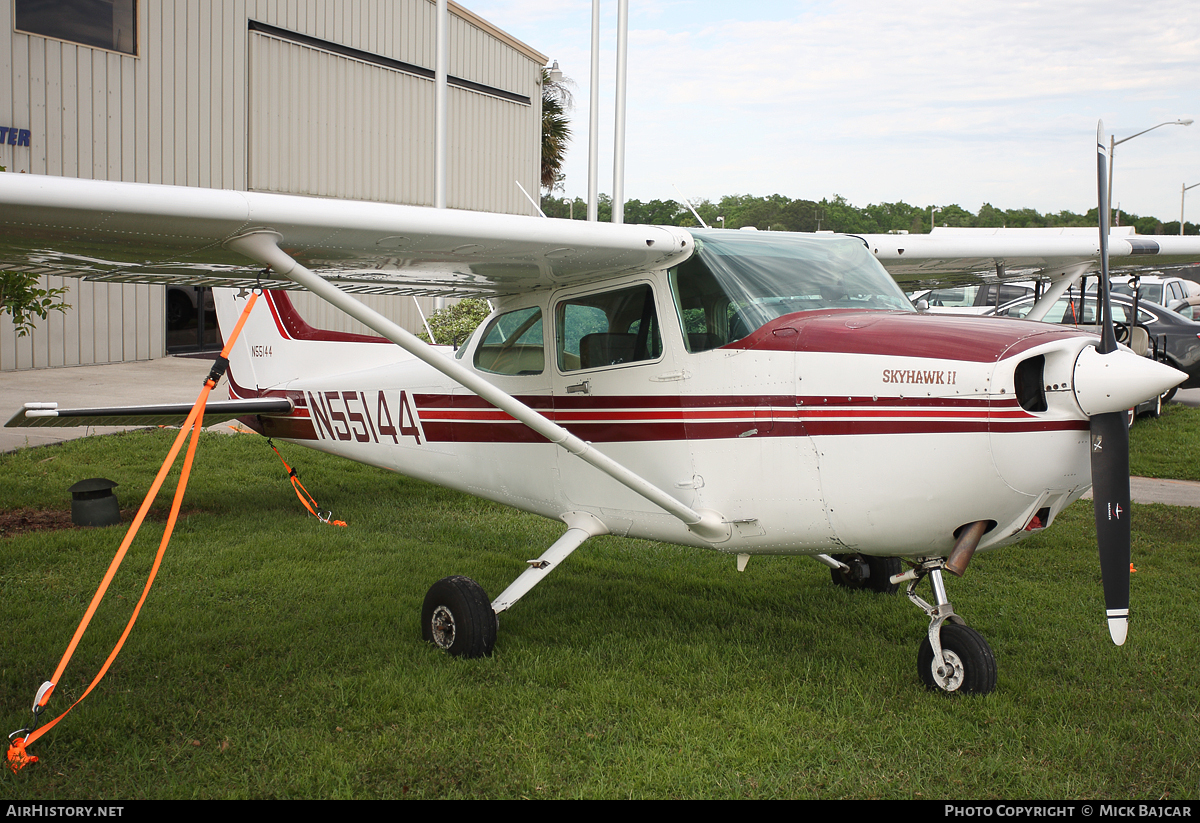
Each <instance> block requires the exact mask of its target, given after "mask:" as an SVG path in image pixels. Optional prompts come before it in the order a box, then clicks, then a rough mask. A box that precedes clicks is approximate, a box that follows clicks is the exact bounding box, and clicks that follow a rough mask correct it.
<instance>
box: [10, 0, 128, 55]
mask: <svg viewBox="0 0 1200 823" xmlns="http://www.w3.org/2000/svg"><path fill="white" fill-rule="evenodd" d="M16 12H17V14H16V25H17V31H22V32H27V33H29V34H40V35H42V36H43V37H54V38H56V39H58V40H66V41H68V42H70V43H80V44H82V45H84V46H94V47H96V48H100V49H109V50H110V51H119V52H122V53H124V54H137V0H16Z"/></svg>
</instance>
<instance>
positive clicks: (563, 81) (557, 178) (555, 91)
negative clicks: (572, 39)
mask: <svg viewBox="0 0 1200 823" xmlns="http://www.w3.org/2000/svg"><path fill="white" fill-rule="evenodd" d="M557 65H558V64H557V63H556V64H555V68H556V69H557ZM555 73H556V74H558V76H559V77H558V79H553V78H552V77H551V73H550V70H549V69H547V68H545V67H544V66H543V67H542V188H543V189H545V190H546V191H547V192H552V191H553V190H554V189H555V188H557V187H558V186H560V185H561V184H562V177H563V175H562V165H563V161H564V160H565V159H566V156H567V143H569V142H570V140H571V126H570V122H571V121H570V118H568V117H567V111H568V110H570V109H571V108H572V107H573V106H574V98H573V96H572V95H571V89H570V86H571V85H573V83H572V82H571V81H570V80H568V79H567V78H565V77H562V73H561V72H555Z"/></svg>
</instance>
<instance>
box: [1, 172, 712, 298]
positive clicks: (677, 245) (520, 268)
mask: <svg viewBox="0 0 1200 823" xmlns="http://www.w3.org/2000/svg"><path fill="white" fill-rule="evenodd" d="M64 203H70V204H73V205H74V208H64V206H63V204H64ZM264 230H266V231H271V232H274V233H276V234H278V235H279V236H280V240H279V246H280V248H282V249H284V250H285V251H286V252H287V253H288V254H289V255H290V256H291V257H292V259H294V260H296V261H298V262H299V263H301V264H302V265H304V266H306V267H307V268H309V269H310V270H312V271H314V272H315V273H317V274H319V275H320V276H322V277H324V278H325V279H327V280H330V281H333V282H336V283H337V284H338V286H339V287H340V288H341V289H342V290H343V291H347V292H354V293H368V294H402V295H415V296H429V295H451V296H456V297H467V296H484V297H490V296H499V295H504V294H510V293H518V292H522V291H528V290H532V289H537V288H545V287H549V286H552V285H559V284H563V283H570V282H575V281H581V280H594V279H601V278H604V277H608V276H615V275H618V274H621V273H623V272H626V271H631V270H636V269H642V268H650V267H657V268H661V267H664V266H669V265H673V264H674V263H675V262H678V261H682V260H684V259H686V258H687V257H688V256H689V255H690V254H691V253H692V250H693V248H694V241H693V240H692V237H691V235H690V234H688V232H687V231H686V230H684V229H679V228H675V227H671V226H625V225H613V224H609V223H586V222H583V221H570V220H546V219H541V218H532V217H520V216H515V215H503V214H483V213H479V212H466V211H458V210H450V209H432V208H422V207H417V206H400V205H395V204H390V203H366V202H356V201H345V200H329V199H323V198H314V197H300V196H294V195H281V194H265V193H260V192H243V191H228V190H226V191H218V190H212V189H200V188H192V187H185V186H160V185H151V184H144V183H114V182H107V181H96V180H79V179H74V178H64V177H48V176H40V175H30V174H15V173H3V174H0V269H9V270H12V269H19V270H24V271H34V272H37V273H39V274H58V275H72V276H77V277H85V278H87V279H90V280H106V281H114V282H126V283H151V284H153V283H165V282H174V283H181V284H191V285H198V286H231V287H236V288H247V287H252V286H254V285H255V284H256V283H259V281H260V279H261V281H262V285H267V286H270V287H271V288H297V286H296V284H295V283H293V282H292V281H291V280H287V279H284V278H281V277H278V276H277V275H274V274H272V273H270V272H267V273H265V274H261V275H260V273H259V269H261V268H262V267H261V266H256V265H255V264H253V263H252V262H251V261H250V260H248V259H247V258H246V257H245V256H243V255H242V254H239V253H237V252H235V251H233V250H232V249H229V248H227V247H226V243H227V242H228V241H229V240H232V239H233V238H235V237H238V236H239V235H244V234H246V233H248V232H252V231H264Z"/></svg>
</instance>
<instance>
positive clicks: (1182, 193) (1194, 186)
mask: <svg viewBox="0 0 1200 823" xmlns="http://www.w3.org/2000/svg"><path fill="white" fill-rule="evenodd" d="M1196 186H1200V183H1193V184H1192V185H1190V186H1184V187H1183V189H1182V190H1181V191H1180V192H1179V236H1180V237H1183V198H1184V196H1185V195H1187V190H1188V189H1194V188H1196Z"/></svg>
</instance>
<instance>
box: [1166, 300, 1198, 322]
mask: <svg viewBox="0 0 1200 823" xmlns="http://www.w3.org/2000/svg"><path fill="white" fill-rule="evenodd" d="M1167 308H1168V309H1170V310H1171V311H1173V312H1175V313H1176V314H1179V315H1182V316H1183V317H1186V318H1187V319H1188V320H1200V297H1185V298H1183V299H1182V300H1176V301H1175V302H1174V303H1170V304H1168V306H1167Z"/></svg>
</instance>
